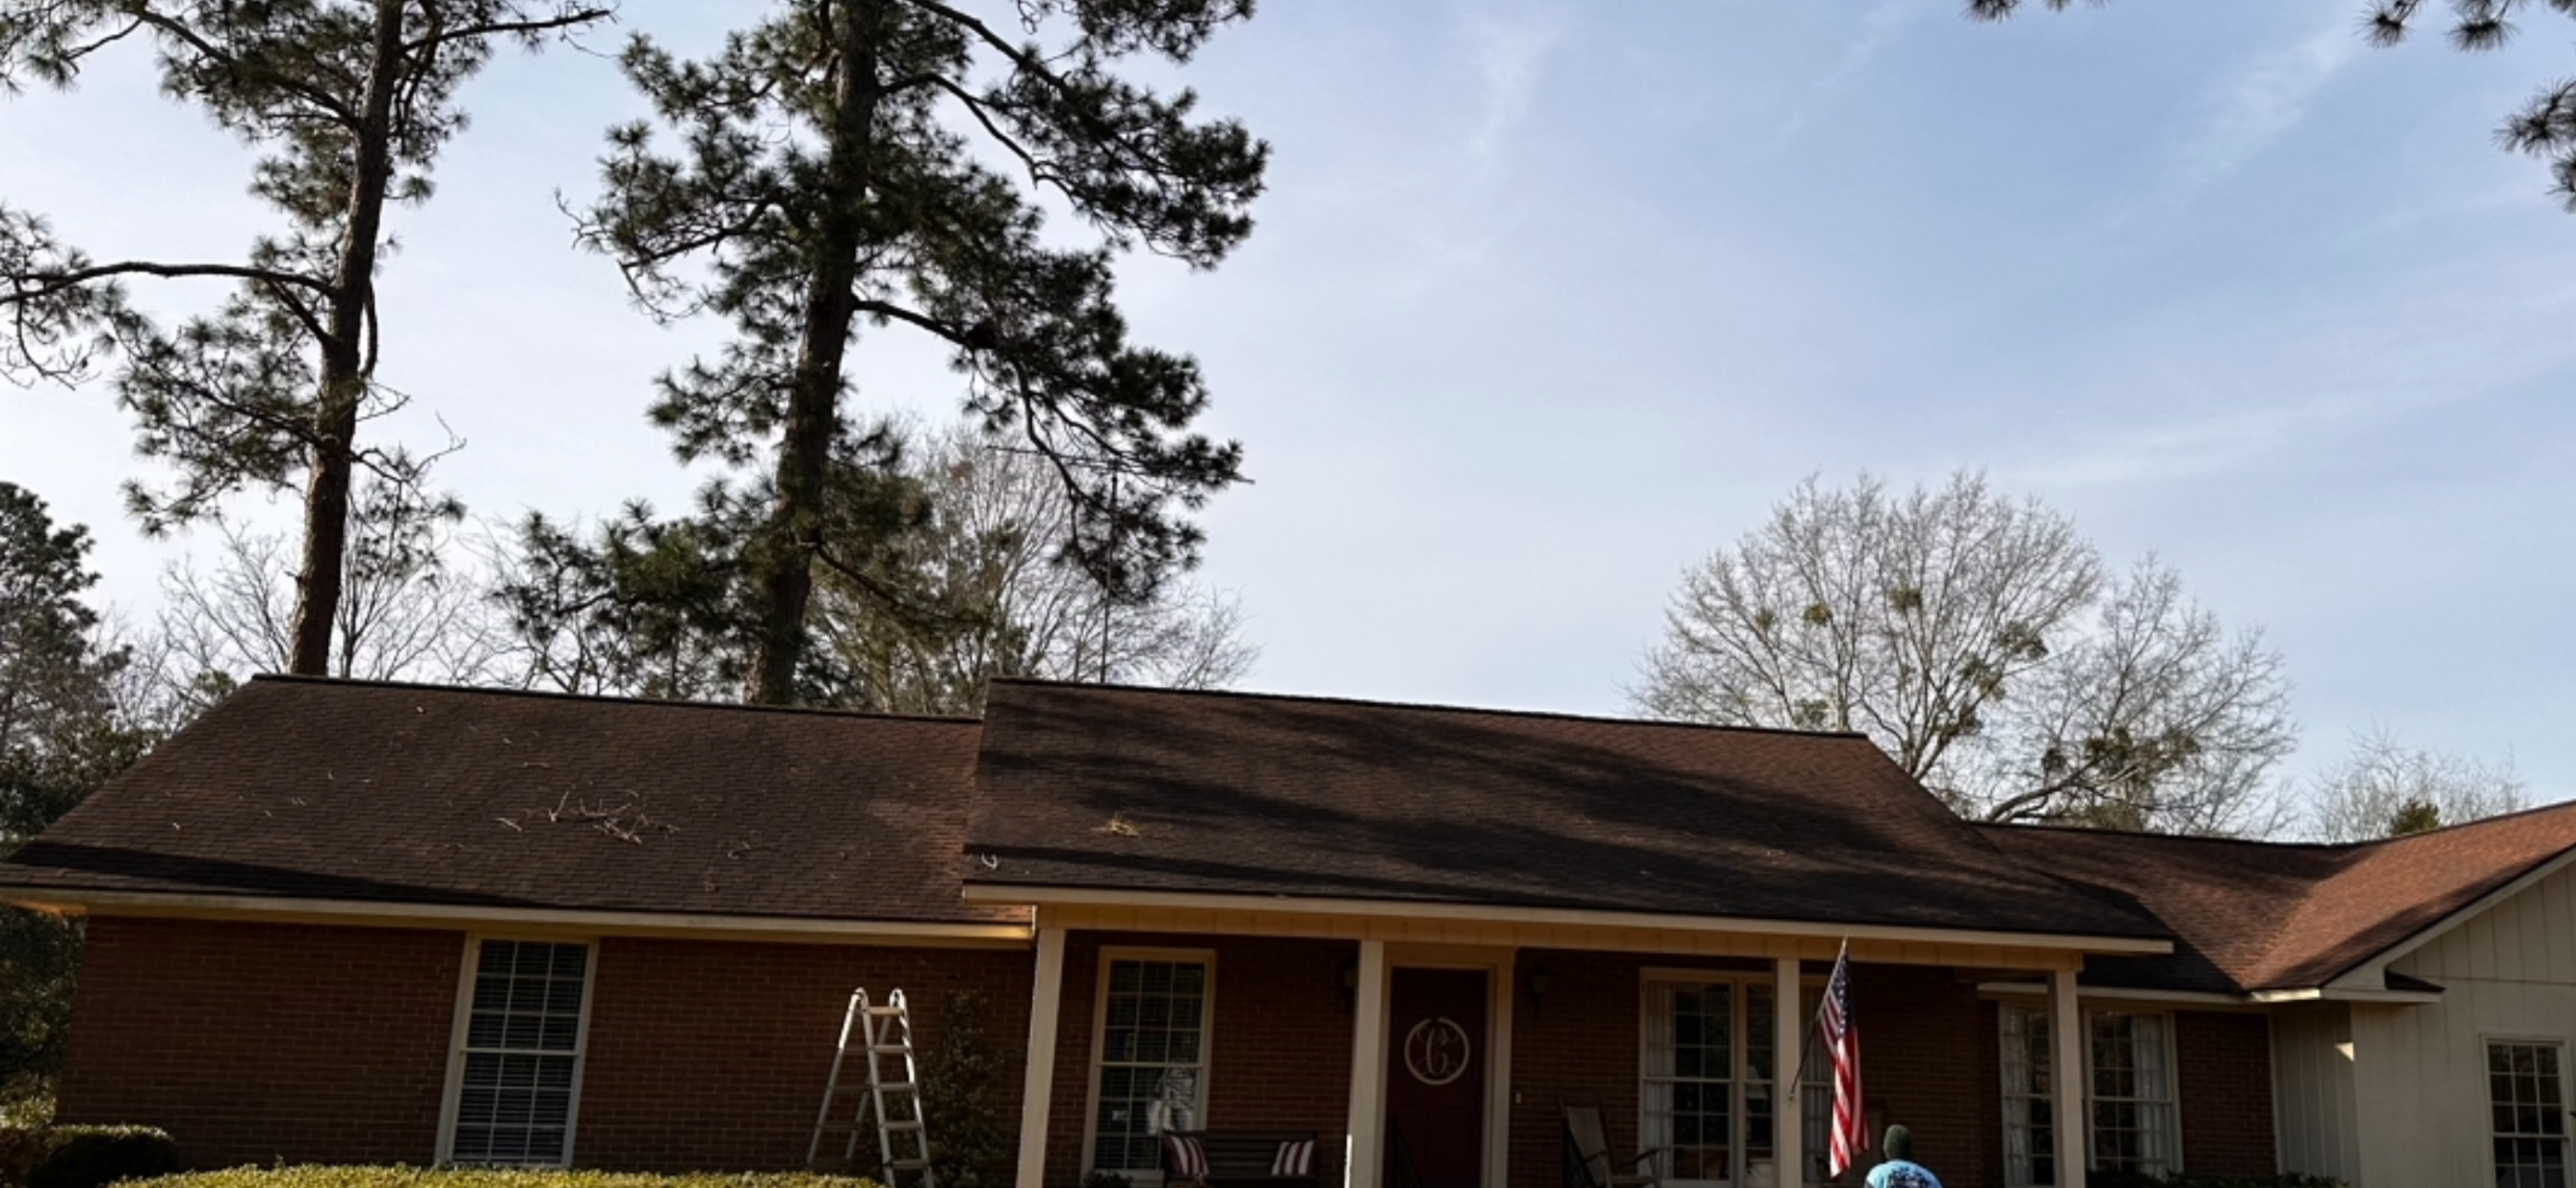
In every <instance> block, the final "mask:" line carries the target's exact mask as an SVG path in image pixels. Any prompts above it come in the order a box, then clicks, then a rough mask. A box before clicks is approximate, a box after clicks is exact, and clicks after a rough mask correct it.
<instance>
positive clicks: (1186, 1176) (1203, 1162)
mask: <svg viewBox="0 0 2576 1188" xmlns="http://www.w3.org/2000/svg"><path fill="white" fill-rule="evenodd" d="M1163 1170H1164V1171H1165V1172H1166V1173H1168V1174H1169V1178H1170V1180H1171V1182H1173V1183H1178V1184H1197V1183H1202V1182H1205V1181H1206V1179H1207V1173H1208V1167H1207V1149H1206V1148H1204V1147H1201V1146H1199V1140H1198V1138H1197V1136H1195V1135H1187V1134H1178V1133H1175V1132H1173V1131H1169V1130H1166V1131H1164V1132H1163Z"/></svg>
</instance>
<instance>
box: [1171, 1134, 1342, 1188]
mask: <svg viewBox="0 0 2576 1188" xmlns="http://www.w3.org/2000/svg"><path fill="white" fill-rule="evenodd" d="M1183 1144H1188V1145H1189V1147H1188V1149H1187V1150H1185V1149H1184V1146H1183ZM1320 1146H1321V1144H1319V1143H1317V1142H1316V1141H1315V1132H1314V1131H1311V1130H1171V1131H1165V1132H1164V1133H1163V1183H1164V1184H1166V1185H1170V1186H1172V1188H1178V1186H1179V1185H1183V1184H1193V1183H1196V1184H1205V1185H1208V1186H1210V1188H1237V1186H1241V1188H1320V1186H1321V1184H1322V1183H1323V1179H1322V1172H1321V1168H1322V1166H1323V1160H1322V1158H1321V1156H1320V1154H1319V1153H1318V1148H1319V1147H1320ZM1191 1152H1195V1153H1196V1155H1197V1157H1198V1159H1199V1161H1200V1165H1199V1167H1198V1168H1197V1169H1196V1172H1197V1174H1196V1175H1192V1174H1190V1172H1191V1170H1192V1169H1190V1168H1188V1167H1186V1166H1184V1163H1185V1160H1186V1159H1187V1158H1188V1157H1189V1154H1190V1153H1191Z"/></svg>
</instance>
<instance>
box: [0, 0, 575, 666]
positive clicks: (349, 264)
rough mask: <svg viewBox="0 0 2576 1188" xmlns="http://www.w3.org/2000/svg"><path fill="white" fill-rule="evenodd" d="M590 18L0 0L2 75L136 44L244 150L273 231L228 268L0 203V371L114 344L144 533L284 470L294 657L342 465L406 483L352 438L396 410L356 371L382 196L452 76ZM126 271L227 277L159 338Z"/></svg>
mask: <svg viewBox="0 0 2576 1188" xmlns="http://www.w3.org/2000/svg"><path fill="white" fill-rule="evenodd" d="M606 16H607V10H605V9H603V8H596V7H587V6H583V5H581V4H579V3H578V2H577V0H228V2H226V3H219V4H208V3H201V2H196V0H0V88H8V87H14V86H16V85H18V84H20V83H21V82H23V81H25V80H29V79H32V80H35V81H38V82H43V83H48V84H52V85H55V86H60V87H69V86H71V85H72V84H73V83H74V82H75V81H77V80H78V79H79V77H80V74H81V71H82V70H83V69H84V67H86V65H87V64H88V62H89V60H90V58H91V57H92V56H93V55H95V54H97V53H99V52H101V51H104V50H106V49H108V48H109V47H111V46H114V45H116V44H118V43H120V42H123V41H125V40H127V39H129V38H137V39H147V40H149V41H150V42H151V43H152V44H153V46H154V47H155V48H156V49H157V50H158V52H159V57H160V64H161V85H162V89H163V90H164V91H165V92H166V93H168V94H169V95H171V96H172V97H174V98H177V99H180V100H182V101H185V102H189V103H193V104H196V105H197V106H199V107H200V108H202V109H204V111H205V112H206V114H207V115H208V116H210V117H212V118H213V120H214V121H215V123H216V124H217V126H219V127H221V128H223V129H224V130H225V131H228V132H231V133H232V134H234V135H236V136H238V137H240V138H241V139H242V140H244V141H245V142H247V143H249V144H251V145H254V146H256V147H258V148H259V149H260V150H262V152H263V154H264V155H263V156H262V157H261V158H260V160H259V163H258V165H257V166H256V168H255V169H254V171H253V175H252V181H251V187H250V188H251V192H252V193H253V194H254V195H256V196H258V197H259V198H261V199H262V200H264V201H266V202H267V203H268V204H269V205H270V206H271V207H273V208H274V209H275V210H276V212H277V214H278V215H279V216H280V219H281V221H282V223H283V229H282V231H281V232H280V233H279V234H277V235H274V236H262V237H260V238H258V239H256V240H254V241H253V242H252V244H251V247H250V251H249V252H248V254H247V256H246V258H245V259H244V260H242V261H241V262H239V263H189V262H171V261H147V260H127V261H121V262H113V263H100V262H97V261H95V260H93V259H91V258H90V257H89V256H88V255H86V254H85V253H83V252H81V251H79V250H77V249H75V248H73V247H70V246H68V245H66V244H64V243H62V242H61V241H60V240H58V239H57V238H56V237H55V236H54V234H53V232H52V231H51V229H50V228H49V227H48V226H47V225H46V223H45V222H44V220H42V219H40V218H37V217H36V216H34V215H32V214H29V213H26V212H24V211H17V210H11V209H8V208H6V207H0V313H5V315H6V316H7V317H8V319H9V321H10V324H9V326H8V327H7V333H0V374H8V375H11V376H12V377H13V378H18V379H22V380H23V379H29V378H38V377H41V378H49V379H55V380H60V381H63V382H67V383H69V382H78V381H80V380H82V379H84V378H86V377H87V376H88V375H90V374H91V372H92V369H93V367H94V365H95V364H97V363H99V362H100V361H101V360H102V358H104V357H105V356H106V355H107V354H109V353H111V352H112V353H113V354H114V356H115V357H116V358H117V359H118V360H119V364H118V366H117V368H116V371H115V374H114V386H115V390H116V393H117V398H118V400H119V401H120V402H121V403H122V404H123V405H124V406H125V407H126V408H127V409H129V410H130V411H132V412H133V413H134V415H135V418H136V421H137V440H138V445H139V446H140V448H141V450H142V452H143V453H144V454H146V455H149V456H155V457H161V458H165V459H167V460H168V461H169V462H170V463H171V464H172V465H173V466H174V467H175V468H176V469H177V471H178V481H177V483H176V485H175V486H173V487H171V488H169V489H167V490H151V489H147V488H145V487H144V486H142V485H141V484H139V483H138V484H129V486H128V488H127V495H128V501H129V503H130V504H131V506H132V508H133V510H134V512H135V514H136V515H137V516H138V517H139V518H140V519H141V520H142V522H143V523H144V525H145V527H146V528H147V529H152V530H156V531H157V530H160V529H163V528H166V527H168V526H170V525H172V524H179V523H186V522H189V521H192V520H195V519H198V518H200V517H203V516H205V515H208V514H210V513H211V512H212V511H214V510H215V506H216V504H217V502H218V501H219V500H221V499H222V498H223V497H224V496H225V495H227V494H229V493H231V492H233V491H236V490H240V489H242V488H244V487H266V488H271V489H285V488H288V487H291V486H293V485H294V484H295V482H296V481H297V479H298V478H299V477H300V478H301V479H302V481H303V485H304V526H303V527H304V533H303V548H302V558H301V562H300V566H299V569H298V573H297V577H296V607H295V615H294V623H293V631H292V635H293V641H292V643H293V646H292V648H291V649H290V653H289V660H290V663H289V667H290V668H291V669H292V670H293V671H295V672H299V673H323V672H327V671H328V670H329V666H330V661H331V637H332V626H333V622H334V620H335V618H336V616H337V614H338V609H339V603H340V597H341V584H342V580H343V573H344V572H345V568H346V565H345V557H344V554H345V553H346V552H347V550H348V519H349V514H350V500H351V490H352V480H353V478H354V476H355V474H356V473H357V471H359V470H360V469H367V470H372V471H374V472H376V473H377V474H378V475H380V476H382V477H384V478H385V479H387V480H388V481H390V482H393V483H395V484H397V485H404V484H412V483H415V482H416V481H417V479H418V472H419V467H420V465H421V463H420V462H419V461H418V460H417V459H414V458H412V457H410V456H408V455H407V454H406V453H405V452H404V451H402V450H400V449H398V448H382V447H374V446H366V445H362V444H361V443H360V441H359V429H360V426H361V425H362V424H363V423H364V422H365V421H367V420H369V419H371V418H373V417H376V416H381V415H383V414H384V413H385V412H387V411H390V408H391V406H393V405H395V404H397V403H399V398H398V397H395V396H393V395H391V394H390V393H388V392H387V391H386V390H385V389H383V388H382V387H380V386H379V385H378V384H377V383H376V381H375V373H376V364H377V359H378V355H379V349H380V346H381V342H380V338H381V325H380V318H379V311H378V309H377V305H376V289H375V284H376V273H377V271H378V269H379V268H380V267H381V265H382V260H383V255H384V250H385V247H386V245H387V243H388V241H389V238H390V237H389V234H388V232H387V231H386V229H385V213H386V207H387V206H388V205H390V204H398V203H417V202H421V201H424V200H426V199H427V198H428V197H429V194H430V166H431V164H432V163H433V162H434V161H435V159H436V157H437V154H438V150H439V149H440V147H442V146H443V145H445V144H446V142H447V141H448V139H449V138H450V137H452V136H454V135H455V134H456V133H457V132H459V131H460V130H462V129H463V128H464V126H465V113H464V112H463V110H462V109H460V108H459V107H458V105H457V100H456V92H457V88H458V87H459V86H461V85H462V84H463V83H464V82H465V80H466V79H467V78H469V77H471V76H472V75H473V74H474V73H475V72H476V71H477V70H480V69H481V68H482V66H483V64H484V63H485V62H486V61H488V60H489V59H490V57H491V55H492V51H493V47H494V44H495V43H496V42H497V41H499V40H501V39H504V38H510V39H516V40H519V41H522V42H525V43H528V44H530V45H533V44H535V43H536V42H537V41H538V40H539V39H540V38H542V37H543V36H544V35H546V34H548V33H552V32H558V31H562V30H568V29H572V28H576V27H579V26H583V25H588V24H590V23H592V22H595V21H599V20H602V19H604V18H605V17H606ZM132 277H160V278H181V279H211V280H219V281H229V282H232V283H233V284H235V285H236V286H237V287H236V289H235V290H234V292H233V293H232V295H231V296H230V297H229V298H227V299H226V300H224V301H223V303H222V304H221V305H220V306H218V307H217V308H216V310H215V311H214V312H213V313H211V314H207V315H204V316H200V317H194V318H190V319H188V320H186V321H185V322H182V323H181V324H180V325H179V326H178V327H177V328H176V329H166V328H164V327H162V326H159V325H157V324H156V323H155V322H154V321H153V320H152V319H150V318H148V317H146V316H145V315H144V314H143V313H142V312H141V311H140V310H138V309H137V308H136V307H135V306H134V305H133V304H132V303H131V302H130V301H129V300H128V298H127V295H126V291H125V289H124V287H123V283H124V281H125V280H126V279H128V278H132Z"/></svg>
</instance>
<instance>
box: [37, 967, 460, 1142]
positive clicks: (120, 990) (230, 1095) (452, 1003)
mask: <svg viewBox="0 0 2576 1188" xmlns="http://www.w3.org/2000/svg"><path fill="white" fill-rule="evenodd" d="M464 943H465V942H464V938H463V937H462V936H461V935H459V934H457V933H453V932H415V931H409V930H395V929H376V928H315V927H299V926H288V925H267V924H221V923H207V922H199V921H188V920H137V919H127V918H121V917H100V918H94V919H92V920H91V921H90V922H89V943H88V947H87V948H86V949H85V951H84V952H83V954H82V957H81V972H80V991H79V996H78V999H77V1002H76V1003H75V1005H74V1007H73V1014H72V1034H71V1050H70V1053H69V1055H68V1058H67V1061H66V1063H65V1066H64V1070H63V1078H62V1096H61V1111H60V1116H61V1118H62V1120H63V1121H65V1122H80V1123H120V1122H134V1123H145V1124H149V1125H154V1126H160V1127H164V1128H166V1129H168V1130H169V1131H170V1133H171V1135H172V1136H173V1137H175V1138H177V1139H178V1140H179V1144H180V1146H181V1148H182V1149H183V1150H184V1151H185V1152H186V1154H187V1156H188V1158H189V1160H190V1162H192V1163H194V1164H196V1165H197V1166H200V1167H220V1166H225V1165H228V1164H235V1163H268V1162H272V1161H275V1160H280V1159H283V1160H287V1161H289V1162H303V1161H314V1160H330V1161H334V1162H379V1163H390V1162H395V1161H402V1162H409V1163H426V1162H428V1161H429V1160H430V1158H431V1157H432V1156H433V1155H434V1154H435V1152H436V1150H437V1143H438V1111H439V1102H440V1095H441V1094H442V1093H443V1092H444V1090H445V1085H446V1077H447V1047H448V1037H449V1035H450V1033H451V1029H452V1027H453V1021H454V1019H455V1011H456V979H457V973H458V963H459V961H460V960H462V958H463V955H464Z"/></svg>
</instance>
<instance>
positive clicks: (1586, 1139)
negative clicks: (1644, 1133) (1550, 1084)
mask: <svg viewBox="0 0 2576 1188" xmlns="http://www.w3.org/2000/svg"><path fill="white" fill-rule="evenodd" d="M1564 1109H1565V1188H1663V1180H1662V1179H1661V1178H1659V1177H1657V1176H1656V1175H1655V1174H1654V1173H1653V1172H1651V1171H1648V1170H1646V1168H1645V1167H1644V1164H1645V1162H1646V1161H1647V1160H1649V1159H1652V1158H1654V1157H1655V1156H1657V1155H1660V1154H1662V1153H1663V1152H1664V1150H1665V1148H1662V1147H1657V1148H1655V1149H1653V1150H1649V1151H1640V1152H1638V1153H1637V1154H1635V1155H1632V1156H1629V1157H1628V1158H1627V1159H1626V1160H1625V1161H1622V1162H1617V1163H1613V1162H1611V1159H1610V1139H1609V1137H1608V1134H1607V1132H1605V1131H1604V1130H1603V1129H1602V1128H1601V1107H1600V1105H1599V1104H1598V1103H1592V1102H1572V1101H1569V1102H1566V1103H1565V1104H1564Z"/></svg>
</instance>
